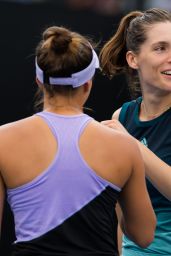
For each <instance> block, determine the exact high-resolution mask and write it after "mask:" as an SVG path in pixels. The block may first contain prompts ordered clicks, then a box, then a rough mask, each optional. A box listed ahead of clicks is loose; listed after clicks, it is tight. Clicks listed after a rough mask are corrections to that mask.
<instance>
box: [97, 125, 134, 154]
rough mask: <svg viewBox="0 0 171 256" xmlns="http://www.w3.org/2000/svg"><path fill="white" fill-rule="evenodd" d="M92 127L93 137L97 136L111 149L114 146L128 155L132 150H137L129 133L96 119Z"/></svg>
mask: <svg viewBox="0 0 171 256" xmlns="http://www.w3.org/2000/svg"><path fill="white" fill-rule="evenodd" d="M93 127H94V131H93V133H94V138H96V137H97V140H99V138H100V142H102V143H103V142H104V144H105V145H106V146H108V147H109V148H110V147H111V149H112V150H113V149H114V148H116V150H117V151H118V152H119V151H120V152H122V153H123V152H127V153H128V154H129V155H130V154H131V152H132V151H133V152H134V153H136V151H138V152H139V149H138V145H137V143H136V141H135V139H134V138H133V137H132V136H130V135H129V134H126V133H123V132H122V131H119V130H115V129H111V128H109V127H107V126H105V125H103V124H101V123H99V122H96V121H94V122H93V123H92V128H93ZM123 150H124V151H123Z"/></svg>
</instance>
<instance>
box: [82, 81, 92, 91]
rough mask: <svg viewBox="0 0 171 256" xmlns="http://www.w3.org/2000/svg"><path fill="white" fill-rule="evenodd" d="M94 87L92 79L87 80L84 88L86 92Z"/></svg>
mask: <svg viewBox="0 0 171 256" xmlns="http://www.w3.org/2000/svg"><path fill="white" fill-rule="evenodd" d="M91 88H92V80H89V81H87V82H86V83H85V84H84V85H83V89H84V92H89V91H90V90H91Z"/></svg>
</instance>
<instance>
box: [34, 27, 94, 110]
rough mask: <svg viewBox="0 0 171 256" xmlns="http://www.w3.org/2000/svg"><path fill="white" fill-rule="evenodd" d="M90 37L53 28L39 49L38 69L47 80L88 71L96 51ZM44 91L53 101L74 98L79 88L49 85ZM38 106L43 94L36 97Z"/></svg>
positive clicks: (46, 85) (65, 29)
mask: <svg viewBox="0 0 171 256" xmlns="http://www.w3.org/2000/svg"><path fill="white" fill-rule="evenodd" d="M89 41H90V40H88V39H87V38H86V37H84V36H82V35H80V34H79V33H76V32H72V31H70V30H69V29H67V28H64V27H58V26H52V27H49V28H47V29H46V30H45V31H44V32H43V35H42V40H41V41H40V42H39V44H38V46H37V48H36V58H37V64H38V66H39V67H40V68H41V69H42V70H43V73H44V75H45V76H46V77H70V76H71V74H73V73H76V72H79V71H81V70H83V69H84V68H86V67H87V66H88V65H89V64H90V62H91V60H92V49H91V46H90V43H89ZM43 86H44V89H45V90H46V92H47V93H48V95H49V97H53V96H54V95H56V94H63V95H69V96H72V95H73V94H74V93H75V92H76V91H77V90H78V88H73V87H72V85H65V86H63V85H57V86H56V85H51V84H49V83H48V82H46V81H45V83H44V85H43ZM36 98H37V102H36V104H35V106H36V107H37V106H39V105H40V104H42V103H43V102H42V98H43V95H42V92H41V90H40V89H39V90H38V92H37V94H36Z"/></svg>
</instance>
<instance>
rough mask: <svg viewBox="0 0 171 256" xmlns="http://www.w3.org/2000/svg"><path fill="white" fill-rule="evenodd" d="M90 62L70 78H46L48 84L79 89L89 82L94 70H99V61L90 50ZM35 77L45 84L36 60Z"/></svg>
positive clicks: (42, 73) (43, 75)
mask: <svg viewBox="0 0 171 256" xmlns="http://www.w3.org/2000/svg"><path fill="white" fill-rule="evenodd" d="M92 55H93V57H92V61H91V63H90V64H89V65H88V66H87V67H86V68H85V69H83V70H81V71H79V72H77V73H74V74H71V76H70V77H48V80H49V84H52V85H72V87H74V88H75V87H79V86H81V85H83V84H84V83H86V82H87V81H88V80H90V79H91V78H92V77H93V76H94V74H95V71H96V68H99V59H98V57H97V54H96V52H95V51H94V50H93V49H92ZM36 77H37V78H38V80H39V81H40V82H41V83H42V84H43V83H45V74H44V72H43V70H41V68H40V67H39V66H38V64H37V59H36Z"/></svg>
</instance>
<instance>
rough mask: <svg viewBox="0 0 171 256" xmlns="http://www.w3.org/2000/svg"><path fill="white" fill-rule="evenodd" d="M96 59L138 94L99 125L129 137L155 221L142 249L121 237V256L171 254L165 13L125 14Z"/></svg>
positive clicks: (170, 20)
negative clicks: (139, 160)
mask: <svg viewBox="0 0 171 256" xmlns="http://www.w3.org/2000/svg"><path fill="white" fill-rule="evenodd" d="M100 58H101V66H102V69H103V72H104V73H105V74H107V75H108V76H109V77H110V78H111V77H112V76H114V75H116V74H119V73H125V74H126V76H127V78H128V85H129V88H130V92H131V93H132V94H133V93H134V95H135V94H136V93H137V92H139V93H140V94H141V96H140V97H138V98H136V99H134V100H132V101H130V102H127V103H124V104H123V106H122V107H121V108H120V109H118V110H116V111H115V112H114V114H113V117H112V120H106V121H104V122H102V123H103V124H105V125H107V126H108V127H111V128H113V129H114V130H119V131H122V132H123V133H126V134H128V133H129V134H130V135H131V136H132V138H135V141H136V142H137V144H138V146H139V149H140V151H141V153H142V157H143V160H144V165H145V172H146V178H147V179H146V183H147V188H148V192H149V195H150V198H151V201H152V205H153V208H154V211H155V214H156V217H157V228H156V233H155V239H154V241H153V243H152V244H150V246H149V247H148V248H146V249H143V248H140V247H139V246H138V245H136V244H135V243H134V242H133V241H131V240H130V237H129V236H128V235H126V236H124V237H123V250H122V254H123V256H136V255H141V256H143V255H144V256H145V255H150V256H158V255H163V256H165V255H171V246H170V245H171V217H170V216H171V13H169V12H167V11H165V10H162V9H157V8H152V9H149V10H146V11H144V12H140V11H133V12H130V13H129V14H127V15H126V16H124V17H123V18H122V20H121V22H120V25H119V27H118V30H117V32H116V34H115V35H114V36H113V37H112V38H111V39H110V40H109V41H108V42H107V43H106V44H105V45H104V47H103V49H102V51H101V53H100ZM140 200H141V199H140Z"/></svg>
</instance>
